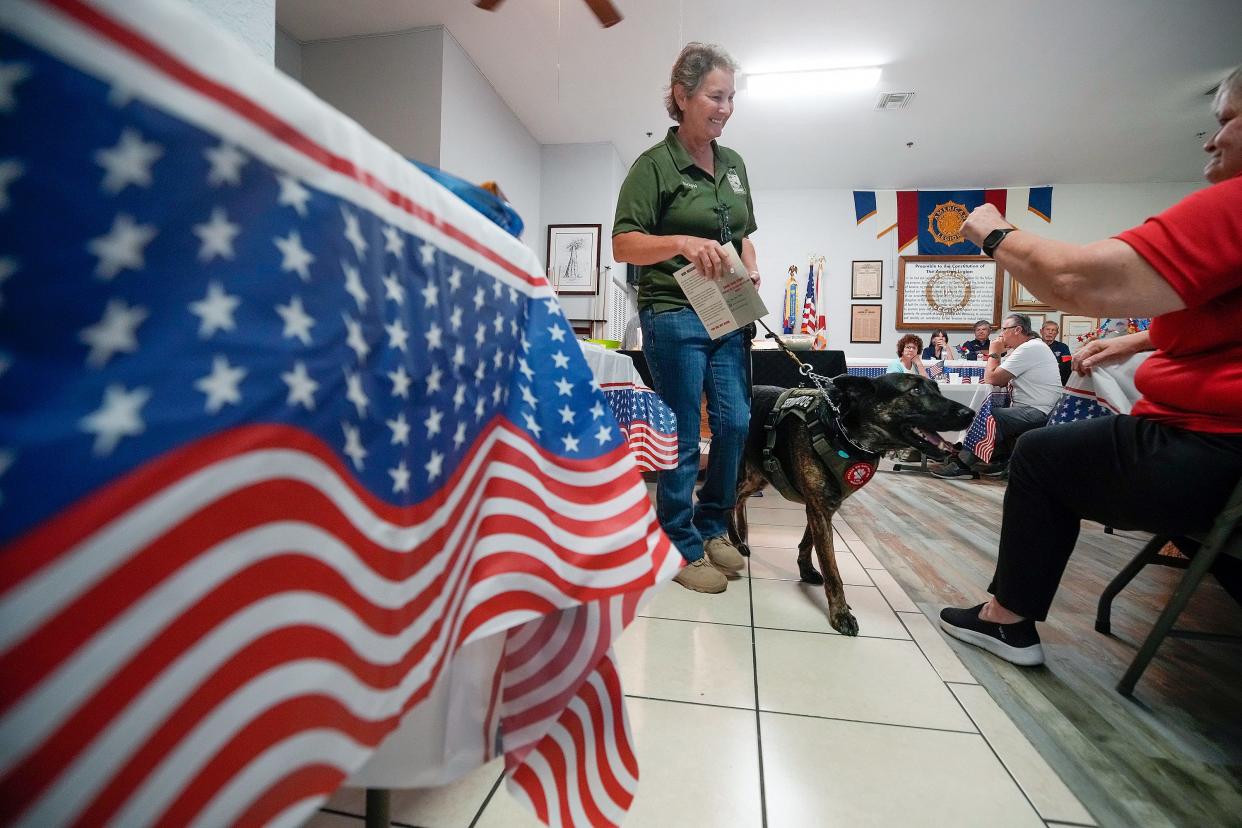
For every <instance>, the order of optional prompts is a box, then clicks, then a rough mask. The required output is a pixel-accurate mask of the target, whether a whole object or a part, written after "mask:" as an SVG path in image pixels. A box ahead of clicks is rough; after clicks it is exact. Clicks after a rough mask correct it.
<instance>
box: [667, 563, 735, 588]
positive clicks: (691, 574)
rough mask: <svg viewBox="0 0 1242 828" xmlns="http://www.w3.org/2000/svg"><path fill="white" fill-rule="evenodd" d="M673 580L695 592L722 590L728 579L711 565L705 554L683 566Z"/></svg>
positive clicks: (725, 586)
mask: <svg viewBox="0 0 1242 828" xmlns="http://www.w3.org/2000/svg"><path fill="white" fill-rule="evenodd" d="M673 580H674V581H676V582H677V583H679V584H681V585H682V586H684V587H685V588H686V589H692V590H694V591H695V592H724V591H725V589H726V588H727V587H728V586H729V579H728V578H726V577H725V576H724V575H723V574H722V573H721V572H720V570H719V569H717V568H716V567H714V566H712V563H711V561H709V560H708V559H707V556H706V555H704V556H703V557H701V558H699V559H698V560H697V561H692V562H691V563H688V564H686V565H685V566H683V567H682V568H681V571H680V572H678V573H677V574H676V575H674V576H673Z"/></svg>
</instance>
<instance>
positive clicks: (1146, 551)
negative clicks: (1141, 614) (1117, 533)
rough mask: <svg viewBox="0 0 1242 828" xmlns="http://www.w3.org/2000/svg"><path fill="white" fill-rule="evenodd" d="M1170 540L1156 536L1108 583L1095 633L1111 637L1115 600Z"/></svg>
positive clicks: (1097, 609) (1102, 594) (1162, 536)
mask: <svg viewBox="0 0 1242 828" xmlns="http://www.w3.org/2000/svg"><path fill="white" fill-rule="evenodd" d="M1168 541H1169V538H1168V536H1166V535H1156V536H1155V537H1154V538H1152V539H1151V540H1150V541H1148V542H1147V545H1146V546H1144V547H1143V548H1142V549H1140V550H1139V553H1138V554H1137V555H1135V556H1134V559H1133V560H1132V561H1130V562H1129V563H1128V564H1126V565H1125V567H1123V568H1122V570H1121V571H1120V572H1118V573H1117V575H1116V576H1115V577H1114V578H1113V579H1112V580H1111V581H1109V582H1108V586H1106V587H1104V592H1103V593H1101V594H1100V602H1099V603H1098V604H1097V605H1096V608H1095V631H1096V632H1098V633H1103V634H1104V635H1109V634H1110V633H1111V632H1112V610H1113V599H1114V598H1116V597H1117V594H1118V593H1119V592H1121V591H1122V590H1123V589H1125V588H1126V585H1128V584H1129V583H1130V582H1131V581H1133V580H1134V576H1135V575H1137V574H1139V570H1141V569H1142V568H1143V567H1145V566H1147V565H1148V564H1149V563H1151V562H1152V561H1154V560H1155V559H1156V555H1158V554H1159V553H1160V549H1161V548H1162V547H1163V546H1164V545H1165V544H1166V543H1168Z"/></svg>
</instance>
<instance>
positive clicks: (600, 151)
mask: <svg viewBox="0 0 1242 828" xmlns="http://www.w3.org/2000/svg"><path fill="white" fill-rule="evenodd" d="M542 152H543V194H542V197H541V199H540V204H541V205H542V206H541V208H540V214H541V216H542V219H543V225H542V226H541V227H540V228H539V235H538V238H537V240H531V242H530V244H531V246H532V247H533V248H535V252H536V253H538V254H539V260H540V261H541V262H542V263H543V266H544V268H545V269H546V268H547V266H548V261H547V254H548V225H550V224H598V225H600V255H599V266H600V287H601V290H602V289H603V288H605V286H606V282H605V281H604V278H605V273H606V271H605V270H604V268H605V267H609V268H611V274H615V275H617V276H623V275H624V274H623V272H622V271H623V270H624V265H621V266H618V265H617V263H616V262H614V261H613V258H612V219H613V217H614V215H615V213H616V211H617V192H618V191H619V190H620V189H621V181H622V180H623V179H624V178H625V172H626V170H625V168H624V166H623V165H622V163H621V157H620V156H619V155H618V154H617V150H616V148H615V147H614V146H613V145H612V144H611V143H600V144H546V145H544V147H543V150H542ZM561 304H562V305H563V306H564V308H565V313H566V315H567V316H569V318H570V319H592V318H600V317H602V316H603V307H604V303H603V301H602V300H601V299H600V298H598V296H597V297H589V296H586V297H584V296H562V297H561ZM624 321H625V320H622V322H624Z"/></svg>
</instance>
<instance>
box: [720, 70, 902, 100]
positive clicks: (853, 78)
mask: <svg viewBox="0 0 1242 828" xmlns="http://www.w3.org/2000/svg"><path fill="white" fill-rule="evenodd" d="M745 78H746V92H747V94H749V95H760V96H763V97H765V98H778V97H790V96H794V95H839V94H841V93H845V92H865V91H866V90H868V89H873V88H875V86H876V84H878V83H879V82H880V67H878V66H859V67H852V68H849V69H810V70H805V71H798V72H761V73H758V74H754V75H746V76H745Z"/></svg>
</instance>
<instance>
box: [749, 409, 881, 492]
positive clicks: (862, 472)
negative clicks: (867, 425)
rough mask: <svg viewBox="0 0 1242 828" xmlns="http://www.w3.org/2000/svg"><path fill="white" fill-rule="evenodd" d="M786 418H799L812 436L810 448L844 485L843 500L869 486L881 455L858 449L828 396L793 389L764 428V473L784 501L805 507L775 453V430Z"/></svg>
mask: <svg viewBox="0 0 1242 828" xmlns="http://www.w3.org/2000/svg"><path fill="white" fill-rule="evenodd" d="M786 417H797V418H798V419H800V420H802V422H803V423H805V424H806V428H807V431H809V432H810V433H811V448H813V449H814V450H815V454H816V456H818V457H819V459H820V461H821V462H822V463H823V464H824V466H826V467H827V468H828V470H829V472H831V473H832V474H834V475H835V476H836V477H837V479H838V480H840V481H841V482H842V484H844V485H843V486H842V488H841V492H842V497H849V496H850V495H852V494H853V493H854V492H856V491H858V490H859V489H861V488H862V487H863V486H865V485H866V484H867V481H869V480H870V479H871V477H872V476H873V475H874V474H875V470H876V467H877V466H879V464H880V455H879V453H878V452H874V451H867V450H866V449H864V448H861V447H859V446H858V445H855V444H854V443H853V442H851V441H850V439H849V437H847V436H846V434H845V429H844V428H842V427H841V419H840V416H839V414H838V412H837V410H836V406H835V405H833V404H832V401H831V400H830V399H829V398H828V395H827V393H825V392H824V391H820V390H819V389H814V388H790V389H787V390H786V391H784V392H783V393H782V394H781V395H780V396H779V397H777V399H776V405H774V406H773V407H772V411H771V412H770V413H769V414H768V419H767V422H766V423H764V425H763V427H764V429H765V431H766V432H767V435H766V436H767V439H766V441H765V442H764V446H763V469H764V471H765V472H767V475H768V479H769V480H771V481H772V485H774V486H776V490H777V491H778V492H780V493H781V495H782V496H783V497H785V498H786V499H788V500H792V501H794V502H795V503H805V502H806V500H805V499H804V498H803V497H802V494H801V493H800V492H799V491H798V490H797V488H796V487H795V486H794V485H793V483H792V482H791V481H790V479H789V476H788V475H787V474H785V470H784V469H782V468H781V463H780V460H779V459H778V458H777V456H776V453H775V451H774V449H775V447H776V429H777V426H779V425H780V424H781V422H782V421H784V419H785V418H786Z"/></svg>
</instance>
